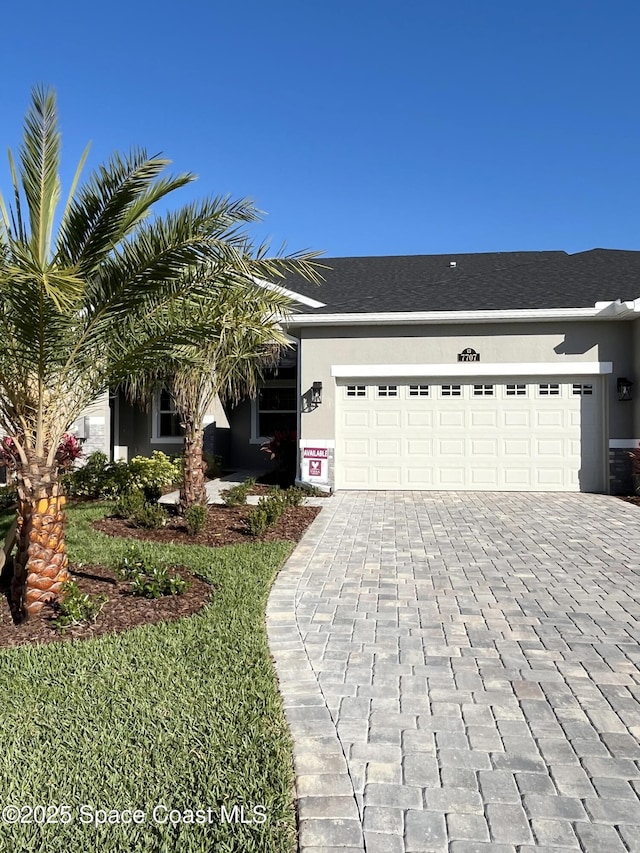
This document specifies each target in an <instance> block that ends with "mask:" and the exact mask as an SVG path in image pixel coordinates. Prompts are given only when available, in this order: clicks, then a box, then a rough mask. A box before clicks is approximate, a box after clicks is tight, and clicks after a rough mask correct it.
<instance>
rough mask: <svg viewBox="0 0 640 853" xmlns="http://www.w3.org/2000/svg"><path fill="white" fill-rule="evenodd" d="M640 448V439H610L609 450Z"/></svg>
mask: <svg viewBox="0 0 640 853" xmlns="http://www.w3.org/2000/svg"><path fill="white" fill-rule="evenodd" d="M638 447H640V438H610V439H609V450H634V449H636V448H638Z"/></svg>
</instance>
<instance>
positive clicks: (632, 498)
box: [617, 495, 640, 506]
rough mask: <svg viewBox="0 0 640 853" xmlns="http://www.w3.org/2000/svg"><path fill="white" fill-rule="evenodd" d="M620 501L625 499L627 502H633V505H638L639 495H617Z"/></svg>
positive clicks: (639, 503)
mask: <svg viewBox="0 0 640 853" xmlns="http://www.w3.org/2000/svg"><path fill="white" fill-rule="evenodd" d="M617 497H619V498H620V500H621V501H626V502H627V503H628V504H635V506H640V496H639V495H617Z"/></svg>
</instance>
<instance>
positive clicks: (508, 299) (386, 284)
mask: <svg viewBox="0 0 640 853" xmlns="http://www.w3.org/2000/svg"><path fill="white" fill-rule="evenodd" d="M320 260H321V263H323V264H325V265H326V266H327V267H329V268H330V269H327V270H325V271H324V277H325V281H324V282H323V283H322V284H321V285H319V286H316V285H312V284H309V283H308V282H305V281H302V280H301V279H299V278H297V277H294V276H291V277H289V278H287V280H286V283H285V285H286V287H287V288H290V289H291V290H293V291H296V292H298V293H302V294H304V295H305V296H310V297H311V298H313V299H317V300H318V301H320V302H325V303H326V307H324V308H307V307H303V308H302V311H303V312H304V313H308V314H349V313H368V312H381V311H460V310H467V311H474V310H475V311H481V310H499V309H515V310H518V309H536V308H592V307H593V306H594V304H595V303H596V302H604V301H608V300H615V299H618V298H619V299H622V300H623V301H626V300H632V299H637V298H638V297H639V296H640V252H632V251H625V250H618V249H591V250H590V251H588V252H578V253H577V254H574V255H568V254H567V253H566V252H487V253H483V254H451V255H406V256H404V255H398V256H388V257H368V258H321V259H320ZM453 261H455V267H453V266H451V262H453Z"/></svg>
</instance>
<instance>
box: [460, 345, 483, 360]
mask: <svg viewBox="0 0 640 853" xmlns="http://www.w3.org/2000/svg"><path fill="white" fill-rule="evenodd" d="M458 361H480V353H479V352H476V351H475V350H474V349H471V347H467V348H466V349H463V350H462V352H459V353H458Z"/></svg>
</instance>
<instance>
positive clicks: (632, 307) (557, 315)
mask: <svg viewBox="0 0 640 853" xmlns="http://www.w3.org/2000/svg"><path fill="white" fill-rule="evenodd" d="M638 313H640V299H638V300H636V301H635V302H624V303H621V302H620V301H619V300H617V301H616V302H597V303H596V304H595V305H594V306H593V308H538V309H526V310H521V309H518V310H505V309H501V310H486V311H378V312H354V313H352V314H295V315H292V316H291V317H289V318H288V319H287V320H286V321H285V322H286V324H287V325H288V326H291V327H293V326H360V325H367V326H386V325H425V324H438V325H440V324H446V323H486V322H492V323H530V322H540V321H543V320H545V321H549V320H550V321H557V320H622V319H629V318H630V316H631V315H632V314H638Z"/></svg>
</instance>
